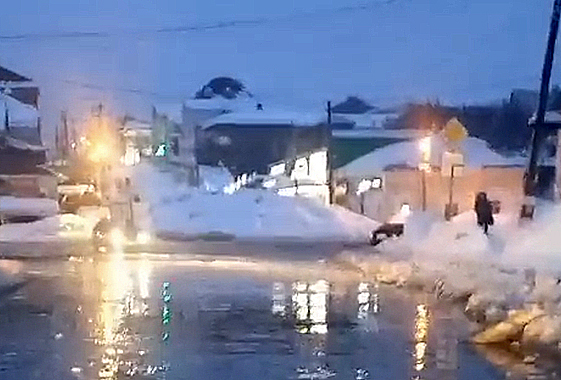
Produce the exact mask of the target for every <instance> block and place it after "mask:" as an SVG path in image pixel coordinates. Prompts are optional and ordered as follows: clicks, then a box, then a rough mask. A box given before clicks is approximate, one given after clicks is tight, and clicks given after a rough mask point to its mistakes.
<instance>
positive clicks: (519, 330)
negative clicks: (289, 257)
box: [347, 205, 561, 344]
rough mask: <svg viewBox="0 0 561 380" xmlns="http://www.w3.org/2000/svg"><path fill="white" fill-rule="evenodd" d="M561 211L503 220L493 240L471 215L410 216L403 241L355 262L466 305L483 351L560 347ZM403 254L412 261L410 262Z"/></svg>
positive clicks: (551, 209)
mask: <svg viewBox="0 0 561 380" xmlns="http://www.w3.org/2000/svg"><path fill="white" fill-rule="evenodd" d="M560 227H561V207H559V206H552V205H549V207H548V208H546V209H545V210H544V209H543V208H538V211H537V214H536V219H535V220H534V221H533V222H531V223H530V224H520V223H519V222H518V218H517V216H516V215H497V216H496V218H495V225H494V226H493V227H492V229H491V234H490V235H489V236H485V235H484V234H483V233H482V230H481V228H479V227H478V226H477V225H476V218H475V213H473V212H467V213H464V214H461V215H459V216H457V217H456V218H454V219H453V220H452V221H451V222H445V221H442V220H439V219H438V217H436V216H433V215H430V214H423V213H418V214H415V213H414V214H412V215H411V216H410V217H409V218H408V219H407V220H406V224H405V236H404V237H403V238H402V239H399V240H397V241H392V240H389V241H386V242H384V243H382V244H381V246H380V248H379V249H380V250H381V251H382V252H383V254H382V255H369V256H366V257H362V258H358V259H357V258H356V257H351V258H348V257H347V260H351V261H352V262H353V263H354V264H355V265H357V266H358V267H359V268H360V269H361V270H362V271H364V272H365V273H367V274H370V275H372V276H374V277H375V278H377V279H378V281H381V282H385V283H394V284H397V285H400V286H410V287H413V288H415V289H422V290H424V291H427V292H431V293H434V294H435V295H436V296H438V297H447V298H450V299H453V300H459V301H461V302H463V303H464V305H465V311H466V314H467V315H468V316H470V317H471V318H473V320H474V321H477V322H480V323H481V326H482V327H483V328H484V330H483V331H482V332H481V333H480V334H478V335H476V336H475V337H474V341H475V342H477V343H495V342H504V341H508V340H512V339H514V340H522V341H523V342H528V343H541V344H558V343H559V342H561V281H560V279H561V259H560V257H561V254H560V253H561V252H560V251H561V238H560V237H559V236H558V235H559V231H560ZM404 254H405V255H406V256H405V257H404Z"/></svg>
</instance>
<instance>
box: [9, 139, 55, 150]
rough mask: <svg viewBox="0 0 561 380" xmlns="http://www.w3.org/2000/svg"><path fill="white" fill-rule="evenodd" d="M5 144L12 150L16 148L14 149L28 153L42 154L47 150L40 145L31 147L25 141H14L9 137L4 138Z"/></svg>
mask: <svg viewBox="0 0 561 380" xmlns="http://www.w3.org/2000/svg"><path fill="white" fill-rule="evenodd" d="M6 144H7V145H9V146H11V147H13V148H16V149H20V150H30V151H33V152H42V151H45V150H47V148H45V147H44V146H42V145H32V144H29V143H26V142H25V141H22V140H18V139H15V138H13V137H9V136H6Z"/></svg>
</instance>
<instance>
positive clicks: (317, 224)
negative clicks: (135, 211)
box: [133, 165, 378, 242]
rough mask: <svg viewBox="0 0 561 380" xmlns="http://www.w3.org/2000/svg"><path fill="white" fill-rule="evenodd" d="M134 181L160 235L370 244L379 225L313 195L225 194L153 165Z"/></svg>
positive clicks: (137, 173)
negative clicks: (188, 182) (179, 179)
mask: <svg viewBox="0 0 561 380" xmlns="http://www.w3.org/2000/svg"><path fill="white" fill-rule="evenodd" d="M205 170H206V169H205ZM210 182H212V181H210ZM133 185H134V186H136V188H137V190H138V191H139V192H140V193H141V195H142V198H143V199H145V200H147V202H148V203H149V204H150V213H151V216H152V222H153V225H154V227H155V229H156V230H157V231H158V232H159V233H160V234H165V233H175V234H183V235H185V236H194V237H196V236H198V235H203V234H208V233H220V234H225V235H234V236H235V237H237V238H248V239H260V238H262V239H269V238H286V239H299V240H300V239H305V240H326V239H327V240H333V241H360V242H366V239H367V236H368V233H369V232H370V231H371V230H372V229H373V228H375V227H376V226H377V225H378V223H376V222H374V221H372V220H370V219H368V218H365V217H362V216H360V215H356V214H354V213H351V212H349V211H347V210H345V209H343V208H340V207H325V206H324V205H322V204H320V203H318V202H316V201H315V200H313V199H307V198H300V197H281V196H278V195H276V194H274V193H272V192H269V191H266V190H253V189H244V190H241V191H238V192H236V193H234V194H224V193H223V192H216V191H208V190H207V189H208V186H205V187H204V188H201V189H195V188H190V187H187V186H186V185H185V184H181V183H176V182H175V181H174V176H173V172H162V171H159V170H157V169H156V168H155V167H153V166H150V165H140V166H138V167H136V168H135V173H134V179H133Z"/></svg>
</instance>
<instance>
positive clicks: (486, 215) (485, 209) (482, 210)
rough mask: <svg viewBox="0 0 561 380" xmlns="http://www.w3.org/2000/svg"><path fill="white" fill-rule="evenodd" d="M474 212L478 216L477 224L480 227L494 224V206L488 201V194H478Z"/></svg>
mask: <svg viewBox="0 0 561 380" xmlns="http://www.w3.org/2000/svg"><path fill="white" fill-rule="evenodd" d="M474 210H475V213H476V214H477V224H479V225H480V226H482V225H484V224H489V225H492V224H493V222H494V220H493V206H492V205H491V202H489V200H488V199H487V194H485V193H483V192H481V193H479V194H477V197H476V198H475V207H474Z"/></svg>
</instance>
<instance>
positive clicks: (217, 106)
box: [184, 96, 257, 112]
mask: <svg viewBox="0 0 561 380" xmlns="http://www.w3.org/2000/svg"><path fill="white" fill-rule="evenodd" d="M184 104H185V107H186V108H191V109H198V110H209V111H212V110H220V111H230V112H232V111H238V110H249V109H255V107H256V105H257V103H256V102H255V100H253V99H251V98H249V97H238V98H234V99H226V98H224V97H222V96H215V97H213V98H210V99H187V100H185V101H184Z"/></svg>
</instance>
